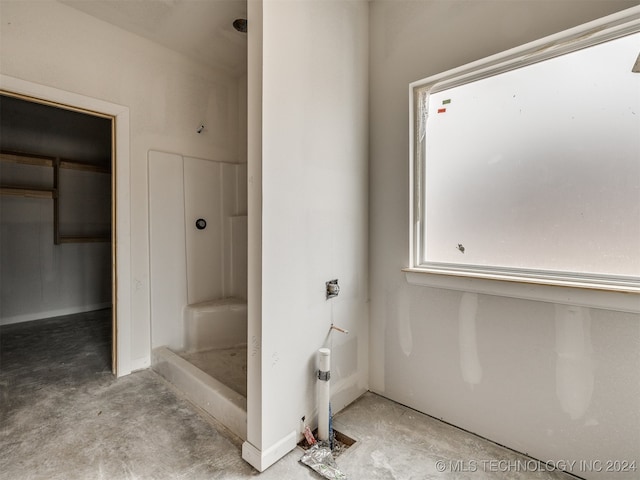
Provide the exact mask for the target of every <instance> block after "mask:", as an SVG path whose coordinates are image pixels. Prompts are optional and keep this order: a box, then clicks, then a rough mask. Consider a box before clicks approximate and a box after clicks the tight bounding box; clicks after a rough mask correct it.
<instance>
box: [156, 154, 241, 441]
mask: <svg viewBox="0 0 640 480" xmlns="http://www.w3.org/2000/svg"><path fill="white" fill-rule="evenodd" d="M148 160H149V163H148V165H149V219H150V220H149V249H150V274H151V275H150V285H151V318H152V321H151V342H152V349H153V354H152V366H153V368H154V369H155V370H156V371H157V372H158V373H160V374H161V375H162V376H163V377H165V378H166V379H167V380H168V381H169V382H171V383H172V384H174V385H175V386H176V387H177V388H178V389H179V390H181V391H182V392H183V393H184V394H185V395H186V396H187V397H188V398H189V399H190V400H191V401H192V402H193V403H195V404H196V405H198V406H199V407H201V408H203V409H204V410H205V411H207V412H208V413H210V414H211V415H212V416H214V417H215V418H216V419H218V420H219V421H220V422H221V423H223V424H224V425H225V426H226V427H227V428H229V429H230V430H231V431H233V432H234V433H235V434H236V435H238V436H239V437H240V438H242V439H246V395H247V393H246V390H247V389H246V373H247V300H246V299H247V203H246V199H247V194H246V193H247V192H246V186H247V183H246V177H247V174H246V172H247V170H246V164H237V163H227V162H219V161H212V160H206V159H199V158H192V157H185V156H182V155H178V154H173V153H164V152H158V151H150V152H149V158H148Z"/></svg>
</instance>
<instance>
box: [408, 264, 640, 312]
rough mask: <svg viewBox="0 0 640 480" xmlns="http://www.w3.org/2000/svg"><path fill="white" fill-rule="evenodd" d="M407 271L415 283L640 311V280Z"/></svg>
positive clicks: (433, 269)
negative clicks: (596, 279) (639, 281)
mask: <svg viewBox="0 0 640 480" xmlns="http://www.w3.org/2000/svg"><path fill="white" fill-rule="evenodd" d="M403 272H405V276H406V279H407V282H409V283H410V284H412V285H420V286H425V287H436V288H444V289H448V290H460V291H465V292H472V293H483V294H487V295H497V296H501V297H511V298H521V299H525V300H536V301H541V302H550V303H560V304H564V305H576V306H582V307H591V308H603V309H607V310H617V311H621V312H630V313H640V284H638V283H637V282H622V283H621V284H615V283H613V284H612V283H597V282H595V281H590V280H584V279H577V278H560V277H556V278H553V277H548V278H547V277H545V278H540V277H534V276H533V275H532V276H527V275H526V274H521V275H518V274H505V273H502V272H499V271H498V272H491V271H481V272H475V271H469V270H465V269H456V268H451V267H420V268H405V269H403Z"/></svg>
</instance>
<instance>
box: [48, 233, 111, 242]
mask: <svg viewBox="0 0 640 480" xmlns="http://www.w3.org/2000/svg"><path fill="white" fill-rule="evenodd" d="M110 241H111V235H97V236H76V235H60V236H59V237H58V243H108V242H110Z"/></svg>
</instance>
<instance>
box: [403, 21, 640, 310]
mask: <svg viewBox="0 0 640 480" xmlns="http://www.w3.org/2000/svg"><path fill="white" fill-rule="evenodd" d="M632 11H633V15H629V13H627V14H625V15H617V16H611V17H607V19H603V21H601V22H592V23H591V24H587V25H585V26H583V27H578V28H575V29H572V30H569V31H567V32H563V33H561V34H558V35H554V36H552V37H548V38H547V39H543V40H540V41H538V42H534V43H532V44H529V45H525V46H523V47H520V48H517V49H514V50H511V51H508V52H505V53H503V54H499V55H496V56H493V57H490V58H488V59H485V60H482V61H479V62H475V63H473V64H470V65H467V66H464V67H461V68H458V69H455V70H452V71H449V72H445V73H442V74H440V75H436V76H434V77H430V78H427V79H425V80H421V81H418V82H415V83H413V84H412V85H411V86H410V92H411V120H412V122H411V124H412V125H411V127H412V137H413V142H412V143H413V144H412V148H411V153H412V155H411V157H412V158H411V162H412V167H411V173H412V197H411V200H412V201H411V207H412V208H411V210H412V232H411V233H412V235H411V236H412V245H411V247H412V248H411V267H410V268H409V269H408V270H410V271H411V272H412V273H415V272H419V273H432V274H433V273H436V274H445V275H453V276H463V277H474V278H485V279H497V280H502V281H517V282H527V283H539V284H544V285H562V286H571V287H581V288H592V289H598V290H611V291H619V292H640V68H639V65H638V63H639V61H640V57H639V54H640V20H639V16H640V15H639V13H638V12H639V10H638V9H632ZM605 21H606V23H605ZM414 278H415V277H414ZM636 300H637V299H636Z"/></svg>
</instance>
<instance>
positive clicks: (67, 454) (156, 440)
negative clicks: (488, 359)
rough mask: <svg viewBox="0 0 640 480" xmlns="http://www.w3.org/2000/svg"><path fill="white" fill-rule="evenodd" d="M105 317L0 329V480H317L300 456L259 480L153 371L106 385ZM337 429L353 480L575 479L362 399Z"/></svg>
mask: <svg viewBox="0 0 640 480" xmlns="http://www.w3.org/2000/svg"><path fill="white" fill-rule="evenodd" d="M109 315H110V312H109V311H101V312H93V313H90V314H83V315H73V316H67V317H59V318H57V319H51V320H44V321H37V322H29V323H25V324H18V325H9V326H3V327H0V399H1V403H0V477H1V478H2V479H7V480H9V479H10V480H21V479H47V480H55V479H65V480H72V479H79V480H80V479H82V480H87V479H108V480H120V479H123V480H124V479H131V480H133V479H136V480H137V479H158V480H160V479H184V480H191V479H193V480H200V479H202V480H204V479H246V478H252V477H256V476H258V477H260V478H261V479H264V480H287V479H319V478H321V477H319V476H318V475H317V474H315V473H314V472H312V471H311V470H309V469H308V468H307V467H305V466H303V465H302V464H300V463H299V462H298V460H299V458H300V457H301V455H302V450H300V449H295V450H294V451H293V452H291V453H289V454H288V455H287V456H286V457H285V458H284V459H282V460H281V461H280V462H278V463H276V464H275V465H273V466H272V467H270V468H269V469H268V470H267V471H266V472H264V473H263V474H258V473H257V472H256V471H255V470H253V469H252V468H251V467H250V466H249V465H248V464H246V463H245V462H244V461H243V460H242V459H241V456H240V441H239V439H238V438H237V437H234V436H233V435H232V434H230V433H229V432H228V431H227V430H226V429H225V428H224V427H222V426H221V425H220V424H218V423H217V422H216V421H215V420H214V419H212V418H211V417H208V416H207V415H205V414H203V412H202V411H200V410H198V409H196V408H195V407H193V406H192V405H191V404H190V403H189V402H187V401H186V400H185V399H184V397H183V396H182V395H181V394H180V393H179V392H176V391H175V390H174V389H173V388H172V387H171V386H169V384H168V383H166V382H165V381H164V380H163V379H162V378H161V377H159V376H158V375H157V374H155V373H154V372H153V371H151V370H145V371H141V372H137V373H134V374H131V375H129V376H127V377H123V378H120V379H115V378H114V377H113V376H112V375H111V373H110V358H109V356H110V339H109V336H110V320H109ZM334 424H335V426H336V428H337V429H338V430H340V431H342V432H343V433H345V434H347V435H349V436H351V437H353V438H355V439H356V440H357V443H356V444H355V445H354V446H353V447H351V448H350V449H349V450H347V451H346V452H345V453H343V454H342V455H341V456H340V457H339V458H338V459H337V463H338V465H339V467H340V468H341V469H342V470H343V471H344V472H345V473H346V474H347V475H348V478H349V479H351V480H357V479H363V480H364V479H367V480H375V479H396V480H400V479H406V480H418V479H419V480H427V479H436V478H447V479H469V480H481V479H504V478H509V479H516V480H517V479H522V480H524V479H569V478H573V477H570V476H568V475H565V474H561V473H559V472H543V471H538V472H532V471H531V470H532V462H531V461H529V459H527V458H526V457H522V456H520V455H518V454H515V453H514V452H511V451H509V450H507V449H504V448H502V447H499V446H497V445H495V444H492V443H490V442H487V441H485V440H482V439H480V438H478V437H476V436H474V435H470V434H468V433H465V432H462V431H460V430H458V429H456V428H454V427H451V426H449V425H446V424H444V423H442V422H439V421H437V420H435V419H432V418H430V417H427V416H425V415H422V414H420V413H417V412H415V411H413V410H410V409H408V408H405V407H403V406H401V405H398V404H396V403H394V402H391V401H389V400H386V399H384V398H382V397H379V396H377V395H374V394H371V393H369V394H366V395H364V396H363V397H361V398H360V399H359V400H357V401H356V402H355V403H353V404H352V405H351V406H349V407H348V408H346V409H345V410H343V411H342V412H340V413H339V414H338V415H336V416H335V421H334ZM517 461H520V462H522V464H521V465H523V466H521V467H520V468H517V467H509V465H514V464H515V462H517ZM438 462H440V463H438ZM474 462H475V463H474ZM507 462H508V463H507ZM463 469H466V470H475V471H467V472H464V471H461V470H463ZM440 470H443V471H440ZM454 470H457V471H454Z"/></svg>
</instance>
